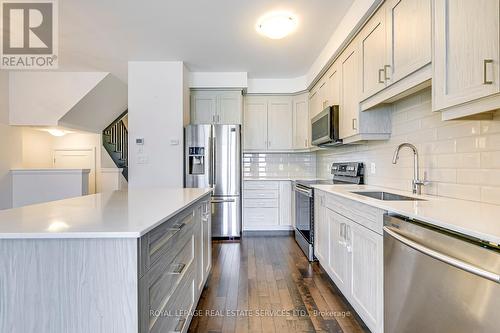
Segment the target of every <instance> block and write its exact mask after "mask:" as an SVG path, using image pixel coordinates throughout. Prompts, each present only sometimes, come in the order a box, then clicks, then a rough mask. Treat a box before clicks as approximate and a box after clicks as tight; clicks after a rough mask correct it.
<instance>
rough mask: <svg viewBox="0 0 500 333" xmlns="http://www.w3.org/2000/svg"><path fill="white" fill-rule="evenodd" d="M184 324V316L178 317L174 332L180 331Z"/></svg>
mask: <svg viewBox="0 0 500 333" xmlns="http://www.w3.org/2000/svg"><path fill="white" fill-rule="evenodd" d="M185 324H186V318H179V321H178V322H177V326H175V329H174V332H182V329H183V328H184V325H185Z"/></svg>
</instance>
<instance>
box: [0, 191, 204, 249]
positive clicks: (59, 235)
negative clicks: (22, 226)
mask: <svg viewBox="0 0 500 333" xmlns="http://www.w3.org/2000/svg"><path fill="white" fill-rule="evenodd" d="M204 190H205V191H204V192H203V193H202V194H199V195H198V196H197V197H195V198H193V199H192V200H190V201H188V202H187V203H185V204H184V205H183V206H182V207H180V208H179V209H176V210H175V211H173V212H171V213H170V214H169V215H167V216H166V217H164V218H162V219H161V220H159V221H156V222H154V223H152V224H150V225H149V226H147V227H144V229H142V230H140V231H74V232H49V231H47V232H24V233H20V232H10V233H9V232H1V233H0V241H1V240H2V239H96V238H108V239H109V238H135V239H137V238H140V237H142V236H144V235H145V234H147V233H148V232H150V231H151V230H153V229H154V228H156V227H158V226H159V225H161V224H162V223H164V222H166V221H168V220H169V219H171V218H172V217H174V216H175V215H177V214H178V213H180V212H182V211H183V210H185V209H186V208H187V207H189V206H191V205H193V204H195V203H196V202H198V201H200V200H202V199H203V198H204V197H206V196H209V195H211V193H212V191H213V190H212V189H211V188H206V189H204ZM64 200H69V199H63V200H58V201H64ZM38 205H43V203H41V204H38Z"/></svg>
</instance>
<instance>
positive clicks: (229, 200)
mask: <svg viewBox="0 0 500 333" xmlns="http://www.w3.org/2000/svg"><path fill="white" fill-rule="evenodd" d="M211 202H212V203H225V202H236V200H234V199H220V200H212V201H211Z"/></svg>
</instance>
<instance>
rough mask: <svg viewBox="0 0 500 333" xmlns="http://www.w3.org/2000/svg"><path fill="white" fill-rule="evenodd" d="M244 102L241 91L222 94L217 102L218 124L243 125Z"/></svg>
mask: <svg viewBox="0 0 500 333" xmlns="http://www.w3.org/2000/svg"><path fill="white" fill-rule="evenodd" d="M242 101H243V99H242V95H241V91H229V92H223V93H221V94H220V95H219V96H218V100H217V123H218V124H226V125H235V124H241V109H242Z"/></svg>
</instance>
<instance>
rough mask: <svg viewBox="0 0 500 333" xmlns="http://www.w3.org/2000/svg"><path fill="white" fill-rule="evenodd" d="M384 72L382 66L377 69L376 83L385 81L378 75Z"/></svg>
mask: <svg viewBox="0 0 500 333" xmlns="http://www.w3.org/2000/svg"><path fill="white" fill-rule="evenodd" d="M384 73H385V71H384V69H383V68H381V69H379V70H378V83H384V82H385V81H384V79H382V78H381V77H380V75H381V74H384Z"/></svg>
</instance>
